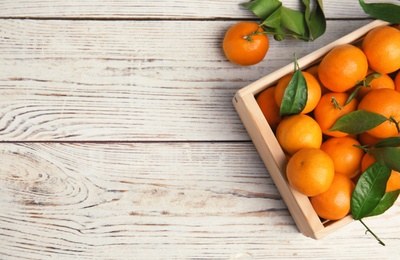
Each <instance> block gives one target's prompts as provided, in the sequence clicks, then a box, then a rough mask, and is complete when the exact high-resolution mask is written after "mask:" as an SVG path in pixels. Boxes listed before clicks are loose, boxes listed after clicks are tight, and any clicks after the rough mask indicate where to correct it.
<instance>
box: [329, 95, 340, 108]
mask: <svg viewBox="0 0 400 260" xmlns="http://www.w3.org/2000/svg"><path fill="white" fill-rule="evenodd" d="M331 102H332V104H333V107H334V108H338V109H340V110H342V108H343V107H342V106H341V105H340V104H339V102H338V101H337V100H336V98H335V97H334V96H332V99H331Z"/></svg>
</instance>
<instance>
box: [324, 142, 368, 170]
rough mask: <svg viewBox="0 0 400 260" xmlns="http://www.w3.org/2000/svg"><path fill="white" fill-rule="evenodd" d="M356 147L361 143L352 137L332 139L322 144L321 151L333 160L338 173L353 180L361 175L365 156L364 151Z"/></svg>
mask: <svg viewBox="0 0 400 260" xmlns="http://www.w3.org/2000/svg"><path fill="white" fill-rule="evenodd" d="M355 145H357V146H360V142H358V141H357V140H356V139H354V138H352V137H349V136H344V137H331V138H329V139H327V140H326V141H325V142H323V143H322V145H321V150H323V151H324V152H326V153H327V154H328V155H329V156H330V157H331V158H332V161H333V164H334V165H335V172H336V173H340V174H343V175H346V176H348V177H349V178H353V177H355V176H356V175H358V174H359V173H360V165H361V160H362V158H363V156H364V151H363V150H362V149H360V148H357V147H355Z"/></svg>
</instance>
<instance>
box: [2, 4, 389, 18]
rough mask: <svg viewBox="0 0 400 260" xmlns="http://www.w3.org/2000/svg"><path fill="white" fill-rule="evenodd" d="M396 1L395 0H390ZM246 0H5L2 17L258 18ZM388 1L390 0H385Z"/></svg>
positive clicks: (341, 13) (335, 14)
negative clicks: (245, 6) (243, 4)
mask: <svg viewBox="0 0 400 260" xmlns="http://www.w3.org/2000/svg"><path fill="white" fill-rule="evenodd" d="M388 1H392V2H393V1H394V0H388ZM244 2H248V1H245V0H219V1H206V0H192V1H185V0H156V1H146V0H135V1H131V0H117V1H107V0H85V1H78V0H70V1H60V0H57V1H52V0H41V1H39V2H38V1H34V0H16V1H15V0H3V1H2V2H1V9H0V17H13V18H19V17H22V18H26V17H30V18H32V17H33V18H43V17H44V18H48V17H53V18H60V17H61V18H85V19H86V18H92V19H93V18H102V19H110V18H111V19H171V18H172V19H221V18H222V19H231V18H245V19H254V15H253V14H252V13H250V12H249V11H247V10H246V9H245V8H243V7H241V6H240V3H244ZM281 2H282V3H283V4H284V6H286V7H288V8H293V9H299V8H301V1H297V0H283V1H281ZM385 2H387V1H385ZM324 7H325V13H326V17H327V18H329V19H331V18H351V19H354V18H366V17H368V16H367V15H366V14H365V13H364V12H363V11H362V9H361V7H360V6H359V5H358V2H356V3H354V2H351V1H346V0H335V1H324Z"/></svg>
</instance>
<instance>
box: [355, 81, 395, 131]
mask: <svg viewBox="0 0 400 260" xmlns="http://www.w3.org/2000/svg"><path fill="white" fill-rule="evenodd" d="M358 109H360V110H366V111H370V112H374V113H378V114H381V115H383V116H385V117H386V118H388V120H387V121H385V122H383V123H382V124H380V125H378V126H377V127H375V128H373V129H371V130H368V131H367V133H368V134H370V135H372V136H374V137H377V138H386V137H391V136H394V135H396V134H398V133H399V132H398V129H397V127H398V126H397V124H398V122H399V121H400V92H397V91H395V90H393V89H377V90H374V91H371V92H370V93H368V94H367V95H365V97H364V98H363V99H362V100H361V102H360V104H359V105H358ZM389 119H390V120H389Z"/></svg>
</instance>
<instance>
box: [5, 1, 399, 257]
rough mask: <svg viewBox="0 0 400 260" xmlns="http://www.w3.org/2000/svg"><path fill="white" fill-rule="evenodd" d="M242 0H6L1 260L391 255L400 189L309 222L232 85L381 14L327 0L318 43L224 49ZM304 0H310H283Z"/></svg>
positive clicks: (241, 14)
mask: <svg viewBox="0 0 400 260" xmlns="http://www.w3.org/2000/svg"><path fill="white" fill-rule="evenodd" d="M242 2H245V1H241V0H217V1H208V0H192V1H186V0H185V1H182V0H154V1H148V0H115V1H106V0H79V1H78V0H71V1H65V0H64V1H61V0H40V1H37V0H24V1H23V0H2V1H1V2H0V19H1V20H0V66H1V67H0V140H1V143H0V160H1V161H0V165H1V166H0V259H7V260H8V259H275V258H281V259H287V258H299V259H310V258H311V257H312V258H317V259H350V258H351V259H394V258H396V257H397V256H398V255H400V247H399V242H400V239H399V238H400V225H399V217H400V202H397V204H396V205H395V206H394V207H393V208H391V209H390V210H389V211H388V212H387V213H386V214H385V215H383V216H379V217H377V218H370V219H366V220H365V222H366V223H367V224H368V225H369V226H370V227H371V228H372V229H373V230H374V231H375V233H377V234H378V235H379V236H380V238H381V239H382V240H383V241H384V242H385V243H386V246H385V247H383V246H380V245H379V244H378V243H377V242H376V241H375V239H374V238H373V237H372V236H371V235H369V234H368V235H366V234H364V232H365V229H364V228H363V226H362V225H361V224H360V223H358V222H353V223H351V224H349V225H347V226H346V227H344V228H343V229H340V230H339V231H337V232H335V233H333V234H330V235H329V236H327V237H325V238H323V239H322V240H313V239H310V238H307V237H305V236H303V235H302V234H300V233H299V231H298V229H297V228H296V226H295V224H294V222H293V220H292V218H291V216H290V214H289V212H288V211H287V208H286V206H285V204H284V202H283V201H282V200H281V198H280V195H279V193H278V192H277V190H276V188H275V186H274V184H273V182H272V181H271V179H270V177H269V174H268V171H267V170H266V168H265V166H264V165H263V163H262V161H261V159H260V157H259V155H258V154H257V151H256V150H255V148H254V146H253V144H252V142H251V140H250V138H249V136H248V134H247V132H246V131H245V129H244V127H243V125H242V123H241V121H240V120H239V118H238V116H237V113H236V111H235V110H234V108H233V105H232V102H231V99H232V97H233V95H234V94H235V93H236V91H237V90H239V89H240V88H242V87H244V86H246V85H247V84H249V83H250V82H252V81H254V80H257V79H259V78H260V77H262V76H264V75H266V74H268V73H270V72H272V71H274V70H276V69H278V68H280V67H282V66H284V65H286V64H288V63H290V62H291V61H292V60H293V54H294V53H296V54H297V56H298V57H302V56H304V55H306V54H308V53H310V52H312V51H314V50H316V49H318V48H320V47H321V46H324V45H325V44H327V43H328V42H331V41H332V40H335V39H337V38H338V37H341V36H343V35H345V34H347V33H349V32H351V31H352V30H354V29H356V28H359V27H361V26H362V25H364V24H367V23H369V22H371V21H372V20H371V19H370V18H368V16H367V15H365V14H364V12H363V11H362V9H361V7H360V6H359V5H358V1H347V0H335V1H324V2H325V6H324V7H325V14H326V16H327V18H328V28H327V31H326V33H325V35H324V36H323V37H321V38H319V39H318V40H316V41H315V42H312V43H306V42H300V41H295V40H286V41H284V42H276V41H274V40H271V46H270V50H269V52H268V55H267V57H266V59H265V60H264V61H263V62H262V63H260V64H258V65H255V66H252V67H238V66H236V65H233V64H231V63H229V62H228V61H227V60H226V59H225V57H224V55H223V53H222V49H221V41H222V38H223V34H224V32H225V31H226V29H227V28H228V27H229V26H231V25H233V24H234V23H235V22H236V21H238V20H256V19H255V17H254V16H253V15H252V14H251V13H250V12H248V11H247V10H245V9H244V8H242V7H240V6H239V3H242ZM283 2H284V5H286V6H288V7H291V8H297V7H299V5H300V1H295V0H290V1H289V0H287V1H283Z"/></svg>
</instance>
